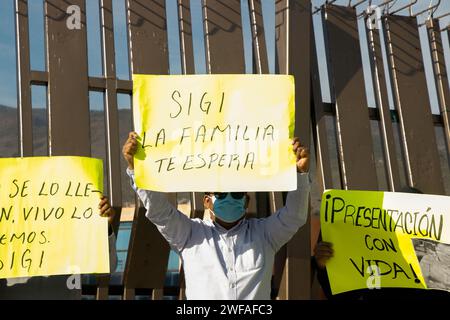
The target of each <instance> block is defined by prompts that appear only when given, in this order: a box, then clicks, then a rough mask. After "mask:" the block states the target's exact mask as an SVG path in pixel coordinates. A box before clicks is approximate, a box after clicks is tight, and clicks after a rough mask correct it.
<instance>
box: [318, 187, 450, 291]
mask: <svg viewBox="0 0 450 320" xmlns="http://www.w3.org/2000/svg"><path fill="white" fill-rule="evenodd" d="M320 218H321V230H322V240H323V241H326V242H331V243H332V244H333V249H334V256H333V257H332V258H331V259H330V261H329V262H328V263H327V272H328V277H329V280H330V287H331V290H332V292H333V294H338V293H342V292H345V291H351V290H357V289H375V288H388V287H393V288H416V289H417V288H420V289H427V288H428V289H441V290H450V268H449V265H450V222H449V221H450V197H445V196H436V195H422V194H410V193H393V192H376V191H344V190H327V191H325V192H324V194H323V197H322V204H321V213H320Z"/></svg>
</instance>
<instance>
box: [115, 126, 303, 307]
mask: <svg viewBox="0 0 450 320" xmlns="http://www.w3.org/2000/svg"><path fill="white" fill-rule="evenodd" d="M137 148H138V142H137V134H136V133H134V132H132V133H130V135H129V138H128V140H127V141H126V143H125V145H124V147H123V154H124V157H125V159H126V160H127V162H128V169H127V173H128V175H129V176H130V177H131V180H132V186H133V188H134V190H135V191H136V192H137V194H138V196H139V197H140V199H141V200H142V202H143V203H144V206H145V208H146V209H147V213H146V215H147V218H148V219H149V220H150V221H151V222H153V223H154V224H155V225H156V227H157V228H158V230H159V231H160V232H161V234H162V235H163V236H164V238H165V239H166V240H167V241H168V242H169V244H170V246H171V247H172V248H173V249H174V250H175V251H177V252H178V253H179V254H180V256H181V258H182V260H183V263H184V273H185V278H186V297H187V298H188V299H232V300H236V299H270V290H271V284H270V280H271V276H272V268H273V262H274V257H275V253H276V252H277V251H278V250H279V249H280V248H281V247H282V246H283V245H284V244H285V243H286V242H288V241H289V239H290V238H291V237H292V236H293V235H294V234H295V233H296V232H297V230H298V229H299V228H300V227H301V226H302V225H303V224H304V223H305V222H306V219H307V213H308V196H309V190H310V186H309V180H308V174H307V172H308V169H309V152H308V150H307V149H306V148H303V147H302V146H301V145H300V142H299V140H298V139H297V138H296V139H294V140H293V141H292V150H293V152H294V154H295V155H296V159H297V161H296V164H297V171H298V174H297V183H298V186H297V189H296V190H295V191H291V192H289V193H288V195H287V199H286V206H285V207H283V208H281V209H280V210H278V211H277V212H276V213H275V214H273V215H272V216H270V217H268V218H265V219H244V217H245V211H246V209H247V203H246V201H245V199H246V198H245V197H244V195H245V193H243V192H231V193H223V192H222V193H209V192H207V193H206V195H205V198H204V205H205V209H207V210H209V211H210V212H211V213H212V215H213V216H214V217H215V219H214V221H203V220H200V219H189V218H188V217H186V216H185V215H184V214H183V213H181V212H179V211H178V210H177V209H176V208H174V207H173V206H172V205H171V204H170V203H169V202H168V200H167V197H166V196H165V194H163V193H160V192H155V191H149V190H143V189H139V188H138V187H136V184H135V180H134V156H135V154H136V150H137Z"/></svg>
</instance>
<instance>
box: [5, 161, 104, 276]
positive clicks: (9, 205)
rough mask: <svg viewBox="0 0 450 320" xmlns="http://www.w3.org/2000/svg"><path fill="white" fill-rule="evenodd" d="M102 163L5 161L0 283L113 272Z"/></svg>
mask: <svg viewBox="0 0 450 320" xmlns="http://www.w3.org/2000/svg"><path fill="white" fill-rule="evenodd" d="M102 190H103V164H102V161H101V160H98V159H91V158H83V157H35V158H7V159H0V278H14V277H24V276H47V275H61V274H82V273H109V250H108V222H107V219H105V218H102V217H100V216H99V209H98V204H99V202H100V196H101V194H102Z"/></svg>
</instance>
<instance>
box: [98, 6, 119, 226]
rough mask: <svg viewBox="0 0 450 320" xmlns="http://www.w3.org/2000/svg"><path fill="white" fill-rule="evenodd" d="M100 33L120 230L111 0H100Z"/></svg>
mask: <svg viewBox="0 0 450 320" xmlns="http://www.w3.org/2000/svg"><path fill="white" fill-rule="evenodd" d="M100 16H101V35H102V53H103V54H102V58H103V74H104V76H105V78H106V90H105V116H106V117H105V118H106V139H107V141H106V142H107V143H106V148H107V165H108V168H107V172H108V181H109V190H108V194H109V200H110V202H111V205H112V206H113V207H114V209H115V210H116V217H115V223H114V227H115V228H114V230H115V231H116V232H117V231H118V226H119V222H120V210H121V207H122V193H121V187H122V186H121V181H120V180H121V179H120V177H121V175H120V170H121V168H120V156H121V154H120V146H119V115H118V106H117V88H116V86H117V78H116V66H115V62H116V58H115V48H114V22H113V7H112V0H101V2H100Z"/></svg>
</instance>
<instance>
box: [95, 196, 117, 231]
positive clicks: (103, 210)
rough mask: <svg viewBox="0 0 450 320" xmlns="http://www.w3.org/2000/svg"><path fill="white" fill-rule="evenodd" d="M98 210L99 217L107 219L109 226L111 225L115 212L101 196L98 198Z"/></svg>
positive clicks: (105, 198)
mask: <svg viewBox="0 0 450 320" xmlns="http://www.w3.org/2000/svg"><path fill="white" fill-rule="evenodd" d="M98 208H99V209H100V217H103V218H108V223H109V225H112V222H113V219H114V215H115V214H116V212H115V211H114V209H113V208H112V207H111V205H110V204H109V201H108V198H107V197H105V196H102V197H101V198H100V203H99V204H98Z"/></svg>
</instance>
